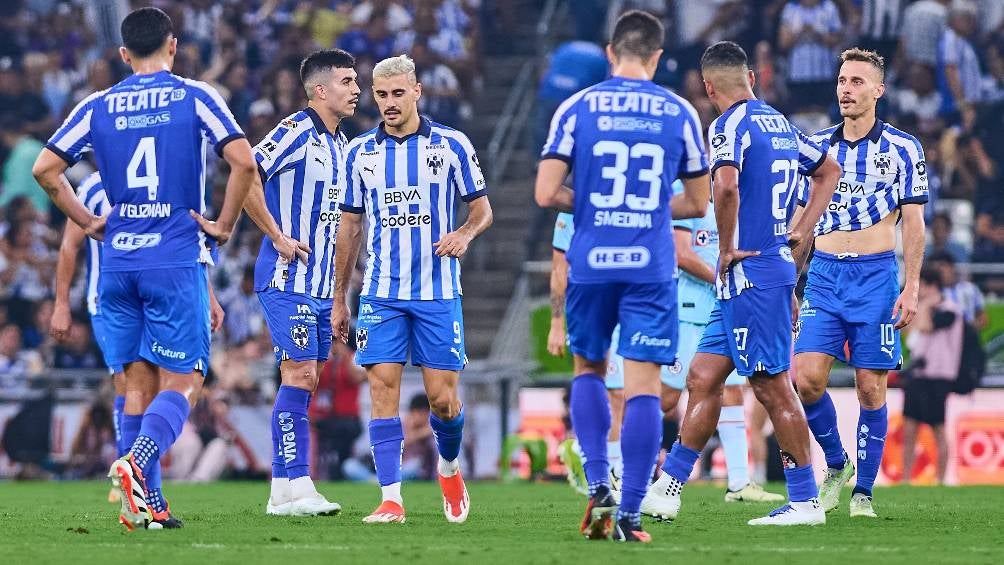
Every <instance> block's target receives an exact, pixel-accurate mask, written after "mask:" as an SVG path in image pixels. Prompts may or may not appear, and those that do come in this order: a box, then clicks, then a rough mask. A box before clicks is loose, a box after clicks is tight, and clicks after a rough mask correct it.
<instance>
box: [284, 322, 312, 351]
mask: <svg viewBox="0 0 1004 565" xmlns="http://www.w3.org/2000/svg"><path fill="white" fill-rule="evenodd" d="M289 337H291V338H293V344H294V345H296V346H297V347H299V348H300V349H306V348H307V345H308V344H309V343H310V330H308V329H307V326H305V325H303V324H297V325H295V326H293V328H292V329H290V330H289Z"/></svg>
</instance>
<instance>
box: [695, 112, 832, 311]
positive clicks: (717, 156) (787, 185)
mask: <svg viewBox="0 0 1004 565" xmlns="http://www.w3.org/2000/svg"><path fill="white" fill-rule="evenodd" d="M708 139H709V140H710V143H711V171H712V173H714V171H715V170H717V169H718V168H719V167H722V166H725V165H729V166H732V167H735V168H737V169H739V218H738V220H739V221H738V223H737V224H736V230H735V236H734V241H733V245H734V246H735V247H736V248H737V249H742V250H744V251H759V252H760V255H758V256H756V257H750V258H748V259H744V260H742V261H741V262H739V263H737V264H735V265H733V266H732V268H730V269H729V271H728V275H727V280H726V281H725V282H722V281H721V280H719V281H718V283H717V286H718V297H719V298H724V299H728V298H732V297H735V296H738V295H739V293H741V292H742V291H743V290H744V289H747V288H752V287H757V288H774V287H779V286H785V285H793V284H795V262H794V259H793V258H792V256H791V249H790V248H789V247H788V235H787V234H788V218H790V217H791V214H792V212H793V210H794V207H795V204H796V199H795V196H796V194H797V192H798V184H799V178H800V177H799V175H811V174H812V173H813V172H815V170H816V169H817V168H818V167H819V165H821V164H822V163H823V161H824V160H825V159H826V153H825V152H824V151H823V150H822V149H821V148H820V147H819V146H818V145H816V144H815V143H813V142H811V141H809V139H808V138H807V137H806V136H805V135H803V134H802V132H800V131H798V128H796V127H795V126H793V125H792V124H791V123H790V122H789V121H788V119H787V118H786V117H784V115H783V114H781V113H780V112H778V111H777V110H775V109H774V108H772V107H770V105H768V104H767V103H765V102H762V101H760V100H755V99H754V100H742V101H740V102H737V103H736V104H734V105H733V106H732V107H731V108H729V109H728V110H726V111H725V113H724V114H722V115H721V116H719V117H718V118H717V119H715V121H714V122H712V123H711V126H710V127H709V128H708Z"/></svg>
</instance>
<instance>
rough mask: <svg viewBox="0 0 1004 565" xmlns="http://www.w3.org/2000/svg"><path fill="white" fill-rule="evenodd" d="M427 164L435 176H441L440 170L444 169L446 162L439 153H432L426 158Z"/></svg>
mask: <svg viewBox="0 0 1004 565" xmlns="http://www.w3.org/2000/svg"><path fill="white" fill-rule="evenodd" d="M425 164H426V166H428V167H429V169H430V170H431V171H432V175H433V176H437V175H439V170H440V169H442V168H443V165H444V164H445V161H444V160H443V156H442V155H440V154H438V153H431V154H429V156H428V157H426V158H425Z"/></svg>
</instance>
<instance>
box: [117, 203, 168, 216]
mask: <svg viewBox="0 0 1004 565" xmlns="http://www.w3.org/2000/svg"><path fill="white" fill-rule="evenodd" d="M119 216H122V217H123V218H167V217H170V216H171V205H170V204H167V203H166V202H151V203H149V204H125V203H122V204H119Z"/></svg>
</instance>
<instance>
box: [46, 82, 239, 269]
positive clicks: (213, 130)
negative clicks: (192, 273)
mask: <svg viewBox="0 0 1004 565" xmlns="http://www.w3.org/2000/svg"><path fill="white" fill-rule="evenodd" d="M241 137H244V133H243V132H242V131H241V129H240V127H239V126H238V125H237V122H236V121H235V120H234V117H233V115H232V114H231V113H230V110H229V109H227V105H226V102H224V101H223V98H222V97H220V95H219V94H218V93H217V92H216V91H215V90H214V89H213V88H212V87H211V86H209V85H207V84H205V83H202V82H198V81H194V80H189V79H185V78H181V77H178V76H175V75H172V74H171V73H169V72H167V71H161V72H158V73H153V74H145V75H132V76H130V77H128V78H126V79H125V80H123V81H122V82H120V83H118V84H116V85H115V86H113V87H111V88H109V89H108V90H102V91H100V92H96V93H94V94H92V95H90V96H88V97H87V98H85V99H84V100H83V101H82V102H80V104H78V105H77V107H76V108H74V109H73V112H71V113H70V116H69V117H68V118H66V121H65V122H63V125H62V126H60V128H59V130H58V131H56V133H55V134H54V135H53V136H52V138H51V139H49V143H48V144H47V145H46V147H48V148H49V149H50V150H51V151H53V152H55V153H56V154H57V155H59V156H60V157H62V158H63V159H64V160H66V162H67V163H69V164H71V165H73V164H74V163H76V162H77V161H79V160H80V158H81V157H82V156H83V154H84V153H85V152H87V151H89V150H93V151H94V158H95V161H96V162H97V166H98V170H99V171H100V172H101V179H102V181H103V183H104V186H105V192H106V193H107V195H108V201H109V203H110V204H111V205H112V211H111V214H110V215H109V217H108V223H107V225H106V228H105V246H104V256H103V258H102V261H103V263H102V267H101V269H102V272H111V271H132V270H140V269H150V268H165V267H182V266H191V265H195V264H196V263H197V262H199V261H201V262H204V263H212V259H211V257H210V252H209V244H208V242H207V241H206V237H205V234H204V233H203V232H202V231H201V230H200V229H199V225H198V223H196V222H195V220H193V219H192V218H191V216H189V214H188V211H189V210H195V211H196V212H200V213H202V212H205V201H206V178H205V176H206V175H205V169H206V145H207V144H212V145H213V146H214V147H215V149H216V152H217V153H218V154H222V151H223V147H224V146H225V145H226V144H227V143H229V142H230V141H232V140H234V139H237V138H241Z"/></svg>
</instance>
